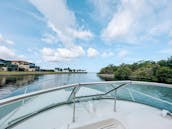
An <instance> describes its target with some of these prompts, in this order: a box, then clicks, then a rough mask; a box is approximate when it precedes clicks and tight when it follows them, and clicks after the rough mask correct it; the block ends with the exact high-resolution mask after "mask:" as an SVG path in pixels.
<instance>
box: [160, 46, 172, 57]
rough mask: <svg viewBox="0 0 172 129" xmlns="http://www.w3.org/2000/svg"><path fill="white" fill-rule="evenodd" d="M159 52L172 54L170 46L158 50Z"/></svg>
mask: <svg viewBox="0 0 172 129" xmlns="http://www.w3.org/2000/svg"><path fill="white" fill-rule="evenodd" d="M160 53H162V54H168V55H170V56H171V54H172V48H167V49H163V50H161V51H160Z"/></svg>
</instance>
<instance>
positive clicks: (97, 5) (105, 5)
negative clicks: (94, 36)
mask: <svg viewBox="0 0 172 129" xmlns="http://www.w3.org/2000/svg"><path fill="white" fill-rule="evenodd" d="M89 3H90V4H91V5H92V6H93V7H94V11H93V12H92V16H93V18H94V19H95V20H98V21H100V22H104V21H108V20H110V19H111V18H112V15H113V12H114V11H115V10H116V4H117V1H114V0H89ZM102 19H103V20H102Z"/></svg>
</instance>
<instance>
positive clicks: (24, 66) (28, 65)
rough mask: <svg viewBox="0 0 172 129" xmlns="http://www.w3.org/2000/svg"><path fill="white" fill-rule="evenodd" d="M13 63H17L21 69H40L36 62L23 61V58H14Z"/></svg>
mask: <svg viewBox="0 0 172 129" xmlns="http://www.w3.org/2000/svg"><path fill="white" fill-rule="evenodd" d="M11 64H13V65H17V66H18V67H19V71H29V72H31V71H39V69H40V68H39V67H38V66H36V65H35V64H34V63H30V62H27V61H21V60H12V61H11Z"/></svg>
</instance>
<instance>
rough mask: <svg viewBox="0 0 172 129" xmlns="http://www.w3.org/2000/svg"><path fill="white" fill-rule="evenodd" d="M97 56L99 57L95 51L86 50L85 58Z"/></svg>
mask: <svg viewBox="0 0 172 129" xmlns="http://www.w3.org/2000/svg"><path fill="white" fill-rule="evenodd" d="M98 55H99V52H98V51H97V50H96V49H94V48H88V50H87V56H88V57H96V56H98Z"/></svg>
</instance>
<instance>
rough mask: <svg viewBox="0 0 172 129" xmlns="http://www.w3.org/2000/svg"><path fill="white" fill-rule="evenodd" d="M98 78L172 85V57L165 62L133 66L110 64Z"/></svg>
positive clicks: (148, 62)
mask: <svg viewBox="0 0 172 129" xmlns="http://www.w3.org/2000/svg"><path fill="white" fill-rule="evenodd" d="M98 76H99V77H100V78H102V79H104V80H106V81H110V80H111V81H112V80H133V81H149V82H159V83H168V84H172V56H171V57H170V58H168V59H167V60H160V61H157V62H155V61H138V62H135V63H133V64H121V65H119V66H115V65H113V64H110V65H108V66H106V67H104V68H102V69H101V70H100V72H99V73H98Z"/></svg>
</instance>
